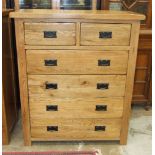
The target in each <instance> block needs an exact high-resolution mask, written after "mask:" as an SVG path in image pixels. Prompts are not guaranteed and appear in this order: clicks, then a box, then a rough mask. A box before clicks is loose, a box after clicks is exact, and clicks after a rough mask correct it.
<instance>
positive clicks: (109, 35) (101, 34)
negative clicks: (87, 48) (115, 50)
mask: <svg viewBox="0 0 155 155" xmlns="http://www.w3.org/2000/svg"><path fill="white" fill-rule="evenodd" d="M99 38H101V39H109V38H112V32H99Z"/></svg>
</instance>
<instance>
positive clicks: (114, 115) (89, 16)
mask: <svg viewBox="0 0 155 155" xmlns="http://www.w3.org/2000/svg"><path fill="white" fill-rule="evenodd" d="M10 16H11V17H12V18H15V28H16V41H17V50H18V67H19V80H20V95H21V103H22V120H23V131H24V140H25V145H30V144H31V142H32V141H56V140H57V141H58V140H60V141H62V140H64V141H66V140H69V141H70V140H120V143H121V144H125V143H126V141H127V133H128V122H129V115H130V102H131V98H132V89H133V80H134V72H135V62H136V54H137V43H138V37H139V23H140V20H142V19H144V16H143V15H140V14H134V13H131V12H130V13H129V12H115V11H62V10H61V11H59V10H53V11H52V10H19V11H17V12H15V13H11V15H10Z"/></svg>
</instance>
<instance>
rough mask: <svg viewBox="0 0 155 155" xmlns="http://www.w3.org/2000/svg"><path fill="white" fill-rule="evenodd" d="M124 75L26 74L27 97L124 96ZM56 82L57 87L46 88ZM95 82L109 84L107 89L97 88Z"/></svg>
mask: <svg viewBox="0 0 155 155" xmlns="http://www.w3.org/2000/svg"><path fill="white" fill-rule="evenodd" d="M125 82H126V76H124V75H90V76H89V75H64V76H63V75H28V85H29V97H30V98H31V97H38V96H39V97H40V98H43V99H44V98H49V97H54V98H55V97H56V98H59V97H61V98H74V97H76V98H86V97H88V96H89V97H109V96H110V97H117V96H124V93H125V92H124V91H125ZM47 83H56V84H57V85H58V86H57V87H58V89H46V84H47ZM97 83H107V84H109V88H108V89H103V90H101V89H97Z"/></svg>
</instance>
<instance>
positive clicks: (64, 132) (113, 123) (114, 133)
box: [31, 117, 121, 140]
mask: <svg viewBox="0 0 155 155" xmlns="http://www.w3.org/2000/svg"><path fill="white" fill-rule="evenodd" d="M120 130H121V120H120V119H48V118H45V117H40V118H38V119H31V138H32V139H34V140H35V139H39V140H44V139H45V140H119V137H120Z"/></svg>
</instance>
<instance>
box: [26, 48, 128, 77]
mask: <svg viewBox="0 0 155 155" xmlns="http://www.w3.org/2000/svg"><path fill="white" fill-rule="evenodd" d="M26 56H27V72H28V74H126V71H127V62H128V51H91V50H88V51H81V50H27V51H26ZM45 60H57V66H45ZM99 60H109V61H110V65H109V66H98V61H99ZM120 60H121V61H120ZM71 66H72V67H71Z"/></svg>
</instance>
